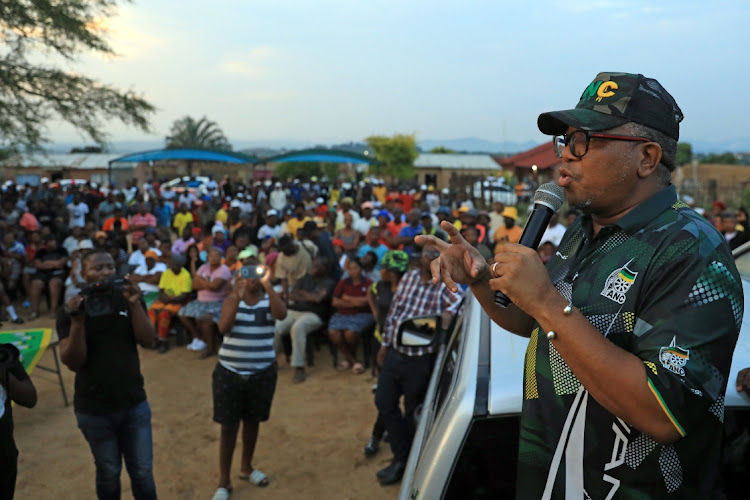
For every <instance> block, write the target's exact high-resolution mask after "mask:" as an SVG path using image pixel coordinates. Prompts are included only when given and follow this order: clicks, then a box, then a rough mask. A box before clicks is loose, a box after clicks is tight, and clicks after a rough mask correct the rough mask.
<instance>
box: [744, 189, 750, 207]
mask: <svg viewBox="0 0 750 500" xmlns="http://www.w3.org/2000/svg"><path fill="white" fill-rule="evenodd" d="M742 206H743V207H746V208H747V207H750V189H745V190H744V191H743V192H742Z"/></svg>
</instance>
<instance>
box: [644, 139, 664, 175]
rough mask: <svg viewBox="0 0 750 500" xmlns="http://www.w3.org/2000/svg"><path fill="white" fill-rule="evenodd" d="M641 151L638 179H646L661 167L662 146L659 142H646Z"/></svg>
mask: <svg viewBox="0 0 750 500" xmlns="http://www.w3.org/2000/svg"><path fill="white" fill-rule="evenodd" d="M639 150H640V153H641V156H640V161H639V164H638V177H641V178H646V177H649V176H651V175H652V174H653V173H654V172H656V169H657V168H658V166H659V162H660V161H661V146H660V145H659V143H657V142H646V143H643V144H642V145H641V146H640V148H639Z"/></svg>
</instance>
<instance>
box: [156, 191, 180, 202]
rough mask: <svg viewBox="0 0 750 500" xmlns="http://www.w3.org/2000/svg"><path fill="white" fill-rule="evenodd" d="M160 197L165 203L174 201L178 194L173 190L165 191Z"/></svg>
mask: <svg viewBox="0 0 750 500" xmlns="http://www.w3.org/2000/svg"><path fill="white" fill-rule="evenodd" d="M159 196H161V197H162V198H164V200H165V201H169V200H174V199H175V197H176V196H177V193H175V192H174V191H172V190H171V189H165V190H163V191H162V192H161V194H160V195H159Z"/></svg>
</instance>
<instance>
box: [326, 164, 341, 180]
mask: <svg viewBox="0 0 750 500" xmlns="http://www.w3.org/2000/svg"><path fill="white" fill-rule="evenodd" d="M323 175H324V176H325V177H326V179H328V181H329V182H334V181H335V180H336V179H338V178H339V164H338V163H324V164H323Z"/></svg>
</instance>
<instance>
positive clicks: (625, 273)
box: [601, 259, 638, 304]
mask: <svg viewBox="0 0 750 500" xmlns="http://www.w3.org/2000/svg"><path fill="white" fill-rule="evenodd" d="M631 262H633V259H630V261H629V262H628V263H627V264H625V265H624V266H622V267H621V268H620V269H615V270H614V271H612V273H611V274H610V275H609V277H608V278H607V281H606V282H605V283H604V289H603V290H602V293H601V294H602V295H603V296H604V297H607V298H608V299H610V300H613V301H615V302H617V303H618V304H624V303H625V294H626V293H627V291H628V290H630V287H631V286H632V285H633V283H634V282H635V278H636V277H637V276H638V273H637V272H634V271H631V270H630V269H628V264H630V263H631Z"/></svg>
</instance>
